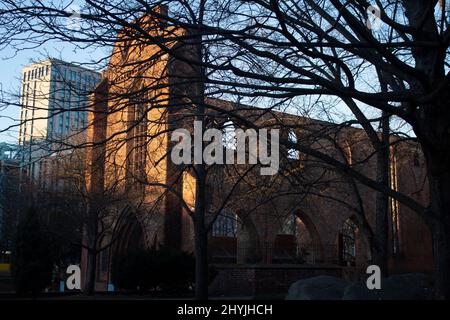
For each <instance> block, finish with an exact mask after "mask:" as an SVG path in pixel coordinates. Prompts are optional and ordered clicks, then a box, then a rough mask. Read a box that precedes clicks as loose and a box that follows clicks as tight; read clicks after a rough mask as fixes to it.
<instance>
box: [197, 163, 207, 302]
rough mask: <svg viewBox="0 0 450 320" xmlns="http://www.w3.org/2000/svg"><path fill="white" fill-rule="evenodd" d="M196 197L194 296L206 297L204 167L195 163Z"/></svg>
mask: <svg viewBox="0 0 450 320" xmlns="http://www.w3.org/2000/svg"><path fill="white" fill-rule="evenodd" d="M196 172H197V180H196V197H195V213H194V231H195V262H196V263H195V298H196V299H197V300H206V299H208V234H207V230H206V226H205V212H206V206H205V204H206V198H205V189H206V168H205V165H204V164H199V165H196Z"/></svg>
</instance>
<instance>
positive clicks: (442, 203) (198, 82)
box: [0, 0, 450, 297]
mask: <svg viewBox="0 0 450 320" xmlns="http://www.w3.org/2000/svg"><path fill="white" fill-rule="evenodd" d="M165 3H166V1H154V2H153V1H134V2H130V3H128V2H127V3H122V2H119V1H86V10H85V12H83V13H82V14H81V19H82V21H83V23H82V24H81V25H80V28H79V29H78V30H75V31H74V30H71V29H69V28H67V26H66V25H65V24H64V23H63V21H64V20H63V19H65V18H67V17H69V16H70V15H71V14H70V12H68V11H66V9H67V5H64V4H62V5H60V4H54V3H51V2H50V3H45V4H43V3H41V2H34V1H31V3H30V4H23V3H20V4H17V3H15V2H14V1H4V2H3V3H2V7H1V11H0V20H1V21H2V25H3V27H2V31H1V32H2V39H3V42H2V43H3V44H4V45H9V46H12V47H15V48H17V50H21V49H24V48H26V45H27V44H28V43H30V42H31V43H36V44H37V45H41V44H43V43H45V42H46V41H47V40H48V39H49V38H57V39H60V40H63V41H70V42H72V43H76V44H78V45H79V46H80V47H85V46H94V47H98V46H107V47H108V46H109V47H111V46H112V45H113V44H116V45H118V47H123V48H127V46H128V45H129V43H128V42H127V41H129V40H130V39H133V41H135V43H137V44H138V45H136V48H137V47H139V46H140V45H145V44H152V45H156V46H157V47H158V50H157V52H154V53H153V54H152V55H150V58H148V59H141V60H140V61H139V63H136V64H134V65H133V64H131V65H130V66H128V70H127V72H128V71H130V72H131V71H133V69H134V68H138V65H142V64H144V63H145V62H149V63H150V66H151V65H152V62H153V63H154V62H155V61H158V60H159V59H161V58H163V57H164V56H165V55H168V56H170V57H171V58H174V59H177V60H179V61H182V62H183V63H185V64H189V65H190V66H191V67H192V68H197V69H200V70H201V72H199V73H198V75H200V76H199V78H197V79H195V80H192V77H191V78H190V80H189V81H190V82H191V83H189V85H187V87H188V88H189V89H193V88H195V90H191V91H190V92H187V91H189V90H184V91H183V90H182V91H181V94H180V96H179V97H177V98H176V99H172V100H170V101H167V100H166V97H165V95H164V93H163V94H161V95H159V96H157V97H156V100H158V102H159V105H161V104H162V103H163V104H166V105H167V104H168V105H173V106H178V107H180V108H186V109H188V110H190V111H191V114H193V116H192V117H196V118H197V119H204V117H205V113H206V111H205V108H206V109H212V110H216V109H217V108H214V106H212V105H210V104H205V103H204V101H205V97H206V96H211V97H218V96H225V97H229V98H230V99H232V98H234V99H235V100H236V101H237V102H241V101H242V100H244V101H245V102H248V103H253V104H255V103H260V104H261V105H265V106H267V111H268V112H270V111H272V110H274V109H276V108H286V109H288V110H289V109H292V108H293V109H294V110H297V111H298V112H299V113H300V114H301V113H306V114H309V115H312V116H315V115H320V113H321V112H322V111H323V109H322V105H321V104H320V103H318V101H319V100H321V99H322V100H323V101H330V100H332V99H337V101H340V103H339V104H338V106H339V108H344V107H346V108H347V109H348V110H346V112H345V115H346V117H348V118H349V119H348V120H346V121H345V122H343V123H342V125H350V124H355V125H359V126H361V127H362V128H363V129H364V130H365V132H366V134H367V136H368V138H369V140H370V141H371V143H372V145H373V148H374V152H375V153H377V152H378V153H379V156H378V157H379V160H380V161H379V163H380V171H379V176H378V177H377V179H375V180H374V179H372V178H370V177H368V176H367V175H365V174H364V173H362V172H361V171H358V170H356V169H355V168H354V167H353V166H351V165H348V163H345V161H340V160H338V159H336V158H335V157H333V156H330V154H329V153H327V152H324V151H323V150H321V149H320V148H315V147H312V146H311V145H308V144H301V143H292V142H290V141H289V140H288V139H282V141H281V143H282V144H284V145H285V146H286V147H287V148H293V149H297V150H298V151H300V152H302V153H304V154H307V155H309V156H311V157H314V158H315V159H318V160H320V161H322V162H324V163H326V164H328V165H330V166H333V167H334V168H335V169H337V170H339V171H341V172H342V173H344V174H345V175H346V176H348V177H350V178H351V179H354V180H355V181H357V182H358V183H360V184H363V185H365V186H368V187H370V188H372V189H373V190H375V191H377V192H379V194H380V199H379V204H380V210H379V212H380V218H381V219H380V223H379V224H378V226H379V228H380V229H377V230H376V232H375V233H376V234H379V235H380V236H381V237H383V235H384V234H385V231H386V228H385V222H383V220H385V219H386V218H385V215H386V208H385V206H386V205H385V204H386V197H391V198H394V199H396V200H398V201H399V202H401V203H402V204H403V205H405V206H407V207H409V208H410V209H412V210H414V211H416V212H417V213H418V214H420V215H421V216H422V217H423V218H424V219H425V220H426V222H427V223H428V225H429V226H430V228H431V230H432V233H433V239H434V246H435V253H436V255H435V256H436V265H437V271H438V272H437V274H438V280H439V281H438V284H439V296H441V297H448V295H449V291H448V290H449V289H450V278H449V276H448V274H447V272H446V271H447V270H448V269H449V265H450V257H449V255H448V247H449V245H450V244H449V242H450V235H449V233H450V231H449V225H450V222H449V217H448V214H447V213H448V209H449V206H450V205H449V203H448V200H446V199H447V197H446V194H447V193H448V191H449V190H448V181H449V179H450V177H449V176H448V170H447V168H446V163H447V162H448V158H449V154H448V150H450V148H449V145H448V141H449V139H448V124H449V119H448V116H449V115H448V112H447V111H446V108H445V107H446V102H447V100H448V96H447V95H448V92H449V90H448V86H449V76H448V66H449V65H448V44H449V41H450V33H449V31H448V12H447V6H446V1H442V2H441V7H440V9H439V7H437V3H438V1H437V0H435V1H425V0H422V1H413V0H403V1H376V3H377V5H378V7H379V16H380V20H381V22H382V24H381V28H380V29H379V30H375V29H373V28H372V29H369V28H368V23H367V20H368V18H369V17H368V14H369V15H370V14H372V12H368V9H369V8H371V10H373V11H374V13H375V14H376V15H378V11H377V10H378V9H373V7H370V4H369V3H368V2H367V1H353V2H351V3H344V2H342V1H339V0H329V1H325V0H323V1H312V0H311V1H310V0H302V1H291V2H283V3H280V2H277V1H272V0H256V1H237V2H233V3H231V2H227V3H217V2H216V1H206V0H205V1H202V0H201V1H194V2H193V3H189V4H188V3H185V2H183V1H171V13H170V14H169V13H167V12H165V11H160V10H156V9H155V5H156V4H165ZM167 3H168V2H167ZM143 15H148V16H150V17H153V18H158V19H159V21H161V22H162V23H163V24H164V25H165V27H166V28H165V32H164V33H162V34H161V33H156V34H155V33H154V32H153V31H151V28H150V31H148V30H147V29H145V28H142V24H141V23H138V22H142V21H141V20H139V19H140V17H141V16H143ZM369 26H372V24H369ZM118 30H125V31H124V36H123V37H121V38H119V39H116V31H118ZM179 30H188V32H178V31H179ZM27 39H29V41H28V42H26V44H25V45H24V44H23V43H22V42H21V41H24V40H27ZM176 42H181V43H183V42H187V43H191V45H192V43H194V44H196V45H194V46H193V47H194V48H198V47H199V48H201V49H198V50H202V52H197V54H193V55H190V56H185V55H183V54H181V53H180V51H179V50H176V48H177V47H176V46H174V45H173V44H174V43H176ZM114 54H120V52H116V53H114V52H113V54H112V56H114ZM108 56H109V55H108ZM145 60H147V61H145ZM377 72H378V73H377ZM127 75H129V73H127ZM374 75H378V76H377V77H375V76H374ZM119 78H120V77H118V79H119ZM181 78H182V77H181V76H178V79H177V86H180V82H182V81H181V80H180V79H181ZM368 78H369V79H370V81H368V80H367V79H368ZM132 79H133V77H132ZM162 79H165V78H164V76H162V77H159V79H153V81H151V80H152V79H147V80H150V83H151V84H150V85H147V86H146V89H150V88H153V89H156V88H161V86H162V87H166V88H169V87H170V85H171V84H170V83H168V82H167V81H166V82H165V80H167V79H165V80H164V81H161V80H162ZM125 84H127V85H128V84H129V82H128V80H127V82H125V81H124V82H122V83H121V82H120V80H116V83H115V85H116V86H119V87H120V85H125ZM172 85H173V84H172ZM185 88H186V86H185ZM131 91H134V95H135V94H136V93H139V89H133V90H131ZM117 92H120V91H116V93H117ZM159 92H162V91H159ZM124 95H125V96H127V97H130V90H128V92H126V93H124V94H122V97H123V96H124ZM120 96H121V94H117V96H116V97H111V96H110V97H108V101H114V100H115V99H117V100H118V98H120ZM132 96H133V94H132ZM305 96H306V97H315V98H317V99H316V100H314V101H312V102H311V103H309V104H304V103H303V102H304V101H305V100H304V99H303V97H305ZM150 100H152V101H154V100H155V98H153V99H150ZM156 105H158V104H156ZM125 107H126V104H122V105H120V104H116V108H115V109H114V111H113V112H114V113H115V114H120V113H121V111H122V110H124V108H125ZM154 109H158V108H157V107H154ZM367 109H369V110H367ZM222 113H225V114H227V115H228V116H230V117H233V118H234V119H235V120H236V121H241V122H242V123H243V124H245V125H246V126H247V127H249V128H259V127H260V126H261V125H260V124H258V122H257V121H249V120H246V119H245V117H242V116H240V115H239V114H238V113H233V112H229V111H228V112H224V111H222ZM145 114H147V113H145ZM374 114H375V117H373V115H374ZM194 115H195V116H194ZM389 117H391V119H393V118H395V119H400V120H401V121H404V122H405V123H406V124H408V125H409V126H410V128H411V129H412V131H413V134H414V135H415V136H416V137H417V138H416V140H417V142H418V143H420V145H421V149H422V151H423V153H424V155H425V157H426V159H427V169H428V181H429V186H430V190H431V199H430V203H429V204H426V205H423V204H421V203H419V202H418V201H416V200H414V199H413V198H412V197H409V196H407V195H405V194H403V193H401V192H398V191H397V190H393V189H392V188H390V187H389V186H388V185H387V183H386V181H387V180H386V172H383V170H385V168H386V159H387V153H386V152H384V153H383V150H387V148H388V146H386V144H387V138H386V137H387V135H388V134H389V131H388V129H387V128H386V123H385V124H384V125H383V126H382V127H383V128H384V130H383V134H382V135H381V136H380V135H379V134H378V133H377V132H376V130H374V128H373V123H378V122H379V119H380V118H381V119H384V120H382V121H386V119H388V118H389ZM117 119H119V118H117ZM334 120H335V119H334ZM135 123H136V124H137V123H138V122H135ZM160 124H161V123H160ZM430 124H432V125H430ZM278 125H280V123H278ZM281 126H284V127H286V126H287V127H289V125H287V124H285V123H283V122H281ZM134 127H135V125H131V126H129V127H127V128H125V129H124V130H119V131H117V132H115V134H114V135H115V136H118V135H121V134H124V135H126V134H127V132H129V131H130V130H131V129H133V128H134ZM297 127H299V126H298V125H297ZM164 131H165V130H158V131H157V132H158V134H157V135H160V134H161V133H162V132H164ZM169 131H170V130H169ZM411 139H415V138H414V137H412V138H411ZM121 141H122V143H124V142H126V141H127V139H126V138H125V139H121ZM72 147H73V146H72ZM107 152H108V151H107ZM194 169H195V172H196V181H197V182H196V183H197V188H196V193H197V196H196V202H195V212H194V214H193V217H194V223H195V225H196V228H197V233H196V234H197V236H198V237H199V239H200V242H199V243H198V249H199V250H198V251H199V253H198V254H199V255H201V252H203V247H202V246H205V245H206V242H205V239H204V237H205V234H206V231H205V224H204V212H205V201H204V198H205V195H204V192H205V190H204V187H205V182H206V177H205V174H206V173H205V170H206V168H204V166H203V165H199V166H197V167H195V168H194ZM152 183H153V184H154V185H155V186H156V185H157V184H158V183H154V182H152ZM164 185H165V187H167V184H164ZM169 185H170V183H169ZM383 215H384V216H383ZM202 239H203V240H202ZM385 242H386V241H385V240H381V242H380V243H379V244H378V248H379V251H380V252H381V257H383V250H384V249H383V247H385V246H386V243H385ZM204 250H206V248H205V249H204ZM200 257H201V256H200ZM383 259H384V258H383ZM200 260H201V261H203V262H204V261H205V260H204V258H201V259H200ZM203 262H202V264H200V262H199V261H198V263H199V265H198V268H200V269H202V272H204V271H205V270H204V266H205V265H204V264H203ZM380 263H381V262H380ZM382 264H383V265H384V263H382ZM200 269H199V270H200ZM198 272H200V271H198ZM199 281H200V279H199ZM198 286H202V287H203V288H204V287H205V286H204V284H200V283H198ZM202 290H203V289H202ZM204 296H205V291H204V290H203V291H202V293H199V295H198V297H204Z"/></svg>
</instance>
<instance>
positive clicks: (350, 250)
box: [342, 218, 358, 264]
mask: <svg viewBox="0 0 450 320" xmlns="http://www.w3.org/2000/svg"><path fill="white" fill-rule="evenodd" d="M357 228H358V226H357V225H356V223H355V222H354V221H353V219H352V218H348V219H347V220H346V221H345V223H344V226H343V227H342V260H343V262H344V263H347V264H354V263H355V258H356V229H357Z"/></svg>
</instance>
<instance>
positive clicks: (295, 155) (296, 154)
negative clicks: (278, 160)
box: [287, 130, 300, 160]
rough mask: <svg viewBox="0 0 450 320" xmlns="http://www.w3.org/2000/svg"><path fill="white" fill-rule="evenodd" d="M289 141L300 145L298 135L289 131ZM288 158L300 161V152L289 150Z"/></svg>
mask: <svg viewBox="0 0 450 320" xmlns="http://www.w3.org/2000/svg"><path fill="white" fill-rule="evenodd" d="M288 141H289V142H290V143H293V144H297V143H298V139H297V135H296V134H295V132H294V131H292V130H291V131H289V134H288ZM287 156H288V158H289V159H294V160H298V159H300V152H299V151H298V150H297V149H294V148H291V149H289V150H288V153H287Z"/></svg>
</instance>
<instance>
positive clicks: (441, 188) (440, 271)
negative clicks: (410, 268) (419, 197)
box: [424, 141, 450, 299]
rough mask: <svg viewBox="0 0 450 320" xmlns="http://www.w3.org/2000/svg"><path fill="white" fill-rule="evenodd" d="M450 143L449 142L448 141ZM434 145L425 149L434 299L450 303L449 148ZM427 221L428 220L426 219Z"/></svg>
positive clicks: (442, 145)
mask: <svg viewBox="0 0 450 320" xmlns="http://www.w3.org/2000/svg"><path fill="white" fill-rule="evenodd" d="M449 142H450V141H449ZM449 142H447V145H446V144H439V145H436V146H435V147H434V148H433V150H435V151H434V152H433V151H432V150H430V149H429V148H424V153H425V157H426V159H427V166H428V180H429V185H430V214H431V215H432V219H431V223H429V225H430V228H431V231H432V234H433V249H434V260H435V264H436V282H437V283H436V295H437V298H440V299H450V169H449V164H450V146H448V144H449ZM428 220H430V219H428Z"/></svg>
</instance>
